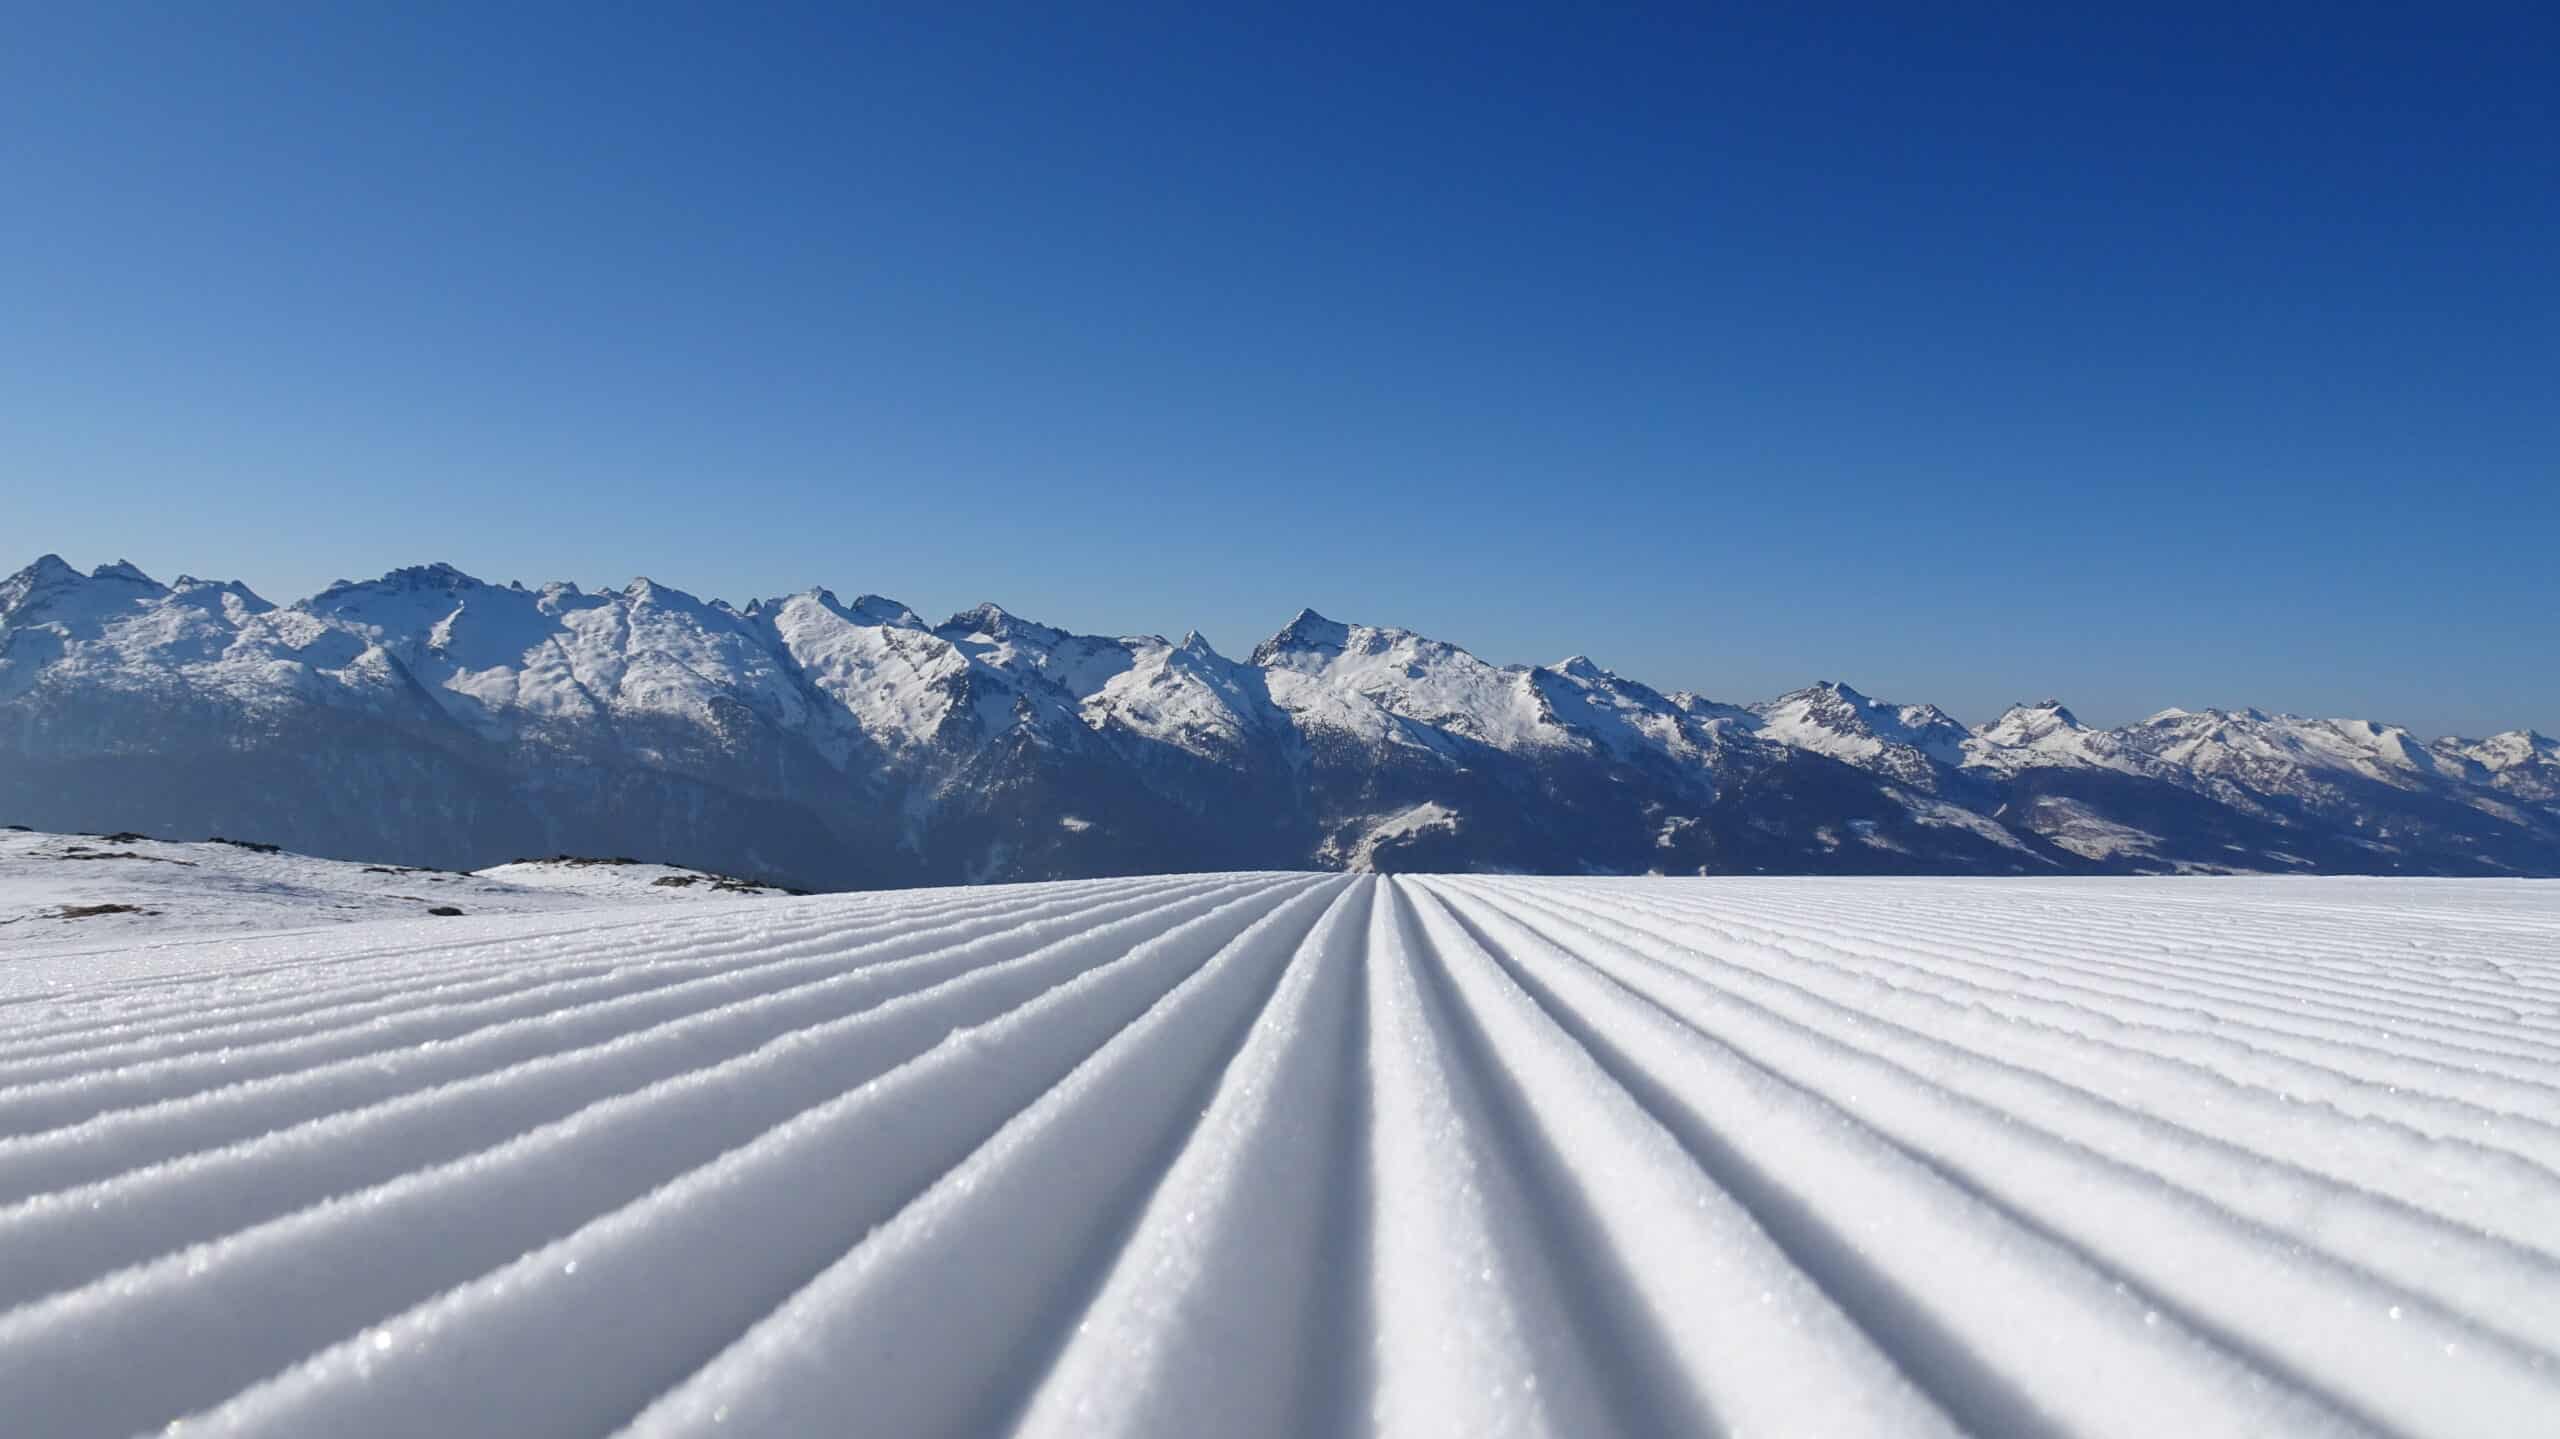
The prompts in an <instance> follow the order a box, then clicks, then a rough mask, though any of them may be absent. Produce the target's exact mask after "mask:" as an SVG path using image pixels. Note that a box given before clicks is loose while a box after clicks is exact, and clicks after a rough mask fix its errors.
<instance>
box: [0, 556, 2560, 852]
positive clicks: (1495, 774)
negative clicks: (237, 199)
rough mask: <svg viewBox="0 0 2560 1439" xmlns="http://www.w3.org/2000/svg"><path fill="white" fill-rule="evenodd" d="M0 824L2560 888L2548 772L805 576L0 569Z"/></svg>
mask: <svg viewBox="0 0 2560 1439" xmlns="http://www.w3.org/2000/svg"><path fill="white" fill-rule="evenodd" d="M1417 814H1427V815H1430V816H1433V817H1435V818H1434V820H1433V822H1432V823H1428V824H1420V823H1414V822H1412V820H1411V817H1412V816H1414V815H1417ZM0 818H5V819H10V820H15V821H18V822H22V823H30V824H36V825H39V826H43V827H47V828H53V829H114V828H123V829H133V830H139V831H143V832H146V833H154V834H208V833H223V834H236V835H249V836H252V837H255V838H258V839H261V840H266V841H271V842H277V843H282V844H284V845H286V846H288V847H290V848H294V849H298V850H304V851H308V852H313V853H321V854H331V855H339V856H345V857H355V856H365V857H371V858H388V859H396V860H399V861H401V862H404V863H412V864H427V865H437V866H443V867H450V868H474V867H478V866H482V865H486V864H488V863H490V862H491V861H493V860H497V859H502V858H504V857H506V856H508V855H513V854H524V853H551V852H561V851H568V852H579V853H596V852H604V853H613V852H624V851H630V852H646V853H650V854H654V855H661V856H665V857H667V858H670V859H674V860H677V861H680V862H683V863H688V864H697V865H701V866H704V867H706V868H712V869H719V870H728V871H736V872H745V873H757V874H770V875H776V876H779V877H782V878H785V879H788V880H791V881H793V882H795V883H798V884H801V885H803V886H804V887H812V888H841V887H849V886H882V885H894V884H904V883H922V882H930V881H949V880H963V879H969V880H974V879H984V878H1004V877H1013V878H1039V877H1072V876H1091V875H1099V874H1111V873H1133V872H1144V871H1148V870H1169V869H1182V868H1199V869H1211V870H1214V869H1229V868H1252V867H1288V866H1303V865H1308V864H1358V865H1369V866H1374V867H1377V868H1381V869H1413V868H1447V869H1479V870H1527V871H1549V872H1579V871H1584V870H1600V871H1607V872H1636V871H1644V870H1659V871H1663V872H1666V873H1693V872H1711V873H1751V872H1789V871H1828V872H1859V871H1875V870H1900V871H1914V872H1949V873H1985V874H2010V873H2040V872H2046V871H2050V870H2057V869H2059V870H2061V871H2064V872H2069V871H2072V870H2087V869H2103V870H2257V871H2293V870H2303V869H2309V870H2340V871H2356V872H2377V873H2413V874H2414V873H2435V874H2477V875H2515V874H2560V751H2555V749H2554V746H2553V744H2552V742H2551V741H2549V740H2547V739H2544V738H2542V737H2540V736H2538V735H2535V734H2532V733H2531V732H2527V731H2518V732H2514V733H2510V734H2506V735H2499V736H2494V737H2492V738H2490V739H2488V740H2482V741H2471V740H2460V739H2452V740H2439V741H2435V742H2433V743H2428V742H2423V741H2421V740H2420V739H2418V738H2417V737H2416V736H2413V735H2411V734H2410V733H2408V732H2407V731H2406V730H2403V729H2400V728H2397V727H2395V726H2390V725H2381V724H2373V723H2368V722H2365V721H2361V720H2311V719H2302V718H2298V717H2294V716H2286V715H2268V714H2264V713H2261V712H2259V711H2256V710H2237V711H2220V710H2208V711H2198V712H2192V713H2191V712H2188V711H2184V710H2172V711H2166V712H2164V713H2162V714H2161V715H2159V716H2156V717H2154V718H2153V719H2151V720H2149V721H2146V722H2144V723H2142V724H2137V725H2127V726H2124V727H2121V728H2118V729H2113V730H2091V729H2089V728H2087V727H2085V726H2083V725H2081V724H2080V723H2079V721H2078V720H2077V719H2075V718H2074V717H2073V716H2072V715H2071V713H2070V711H2069V710H2068V709H2066V708H2064V707H2063V706H2062V705H2061V704H2059V703H2057V702H2054V701H2045V702H2043V703H2041V704H2037V705H2030V706H2021V707H2019V708H2017V709H2013V710H2011V711H2010V712H2009V713H2008V714H2006V715H2004V716H2002V717H2001V718H2000V719H1998V720H1996V721H1994V722H1993V723H1991V724H1988V725H1985V726H1982V727H1981V728H1979V729H1977V730H1972V731H1968V730H1966V729H1965V728H1964V727H1963V726H1962V725H1959V724H1958V723H1957V722H1956V721H1955V720H1953V719H1952V718H1950V717H1949V716H1948V715H1946V714H1945V713H1944V712H1943V711H1941V710H1939V709H1938V708H1936V707H1935V706H1933V705H1928V704H1921V703H1899V702H1889V701H1882V700H1876V699H1872V698H1869V697H1868V696H1866V695H1864V694H1861V693H1859V692H1858V691H1857V690H1855V689H1853V688H1851V687H1849V686H1847V685H1844V684H1833V683H1824V684H1819V685H1814V686H1811V687H1809V688H1806V689H1802V690H1798V691H1796V692H1794V693H1792V694H1788V695H1784V696H1781V697H1779V698H1778V699H1775V700H1770V701H1766V702H1762V703H1757V704H1749V705H1738V704H1730V703H1725V702H1721V701H1717V700H1712V699H1708V698H1704V697H1701V696H1698V695H1695V694H1689V693H1679V694H1673V695H1667V696H1666V695H1664V694H1661V693H1659V692H1657V691H1654V690H1652V689H1650V688H1647V687H1646V686H1644V685H1642V684H1640V683H1637V682H1636V681H1633V680H1630V679H1627V678H1624V677H1622V676H1619V675H1617V674H1614V673H1612V672H1610V671H1609V670H1607V669H1605V668H1603V667H1601V666H1600V665H1598V664H1596V663H1594V662H1593V661H1592V660H1590V659H1588V658H1586V657H1582V656H1576V657H1574V658H1572V659H1569V660H1565V661H1562V662H1560V663H1558V664H1555V665H1552V666H1525V665H1495V664H1490V663H1488V662H1486V661H1484V660H1482V659H1479V658H1478V657H1476V656H1475V655H1473V654H1470V653H1468V652H1467V651H1466V650H1464V649H1462V648H1460V647H1458V646H1456V645H1452V644H1448V643H1446V642H1443V641H1440V640H1435V639H1432V638H1429V637H1427V636H1423V635H1419V634H1415V633H1413V632H1411V631H1409V630H1401V629H1394V628H1387V627H1382V626H1373V625H1363V624H1347V623H1342V622H1339V621H1335V620H1331V619H1328V618H1326V617H1324V616H1322V615H1319V614H1317V613H1315V612H1314V611H1312V610H1309V611H1304V612H1302V613H1300V614H1299V615H1298V616H1297V618H1296V619H1294V620H1292V621H1291V622H1290V623H1289V624H1288V625H1287V626H1286V627H1284V628H1283V629H1282V630H1281V631H1280V632H1279V633H1278V634H1276V635H1274V636H1272V638H1270V639H1269V640H1266V641H1264V642H1263V643H1262V644H1260V645H1259V646H1257V647H1256V648H1255V649H1254V650H1253V651H1252V654H1251V656H1250V657H1249V658H1248V659H1246V660H1243V661H1238V660H1232V659H1229V658H1227V657H1226V656H1224V655H1221V654H1220V653H1218V651H1217V650H1215V649H1214V648H1213V647H1211V646H1210V645H1209V643H1208V642H1207V641H1206V640H1204V639H1202V638H1201V637H1200V636H1199V635H1197V634H1191V635H1186V636H1184V637H1183V639H1182V640H1181V641H1179V642H1175V641H1169V640H1166V639H1163V638H1161V637H1158V636H1153V635H1138V636H1122V637H1106V636H1098V635H1078V634H1072V633H1069V632H1067V631H1064V630H1060V629H1056V628H1053V627H1051V626H1048V625H1043V624H1040V623H1038V622H1037V621H1034V620H1030V619H1026V618H1024V617H1022V616H1018V615H1014V614H1010V613H1008V612H1006V611H1005V610H1003V609H1001V608H999V607H997V606H994V605H981V606H979V607H977V608H975V609H972V610H968V611H965V612H963V613H961V614H958V615H955V616H953V617H951V618H950V619H948V620H946V621H944V622H942V623H940V624H930V623H928V622H926V621H925V620H924V619H922V618H921V617H919V616H918V615H917V614H916V613H915V612H914V611H913V610H911V609H909V608H908V607H906V606H905V605H902V604H899V603H897V602H896V601H893V600H888V599H884V598H881V597H880V596H877V595H863V596H859V597H857V598H855V599H854V600H853V601H852V602H851V603H846V602H843V601H841V600H839V599H837V597H836V596H835V595H834V594H832V593H830V592H828V591H826V590H823V589H815V588H813V589H809V590H805V591H802V592H801V593H799V594H795V595H788V596H783V597H780V598H773V599H762V600H758V601H755V602H753V603H750V604H748V605H746V606H745V607H744V608H733V607H731V606H730V605H728V604H726V603H723V602H720V601H704V600H700V599H697V598H695V597H693V596H691V595H687V594H684V593H683V592H681V591H678V590H674V589H671V588H668V587H667V586H664V585H660V584H656V583H653V582H651V581H649V580H645V579H643V580H635V581H633V582H631V583H630V584H628V585H626V586H624V587H622V588H620V589H608V590H593V591H591V590H583V589H580V588H579V587H578V586H575V585H568V584H550V585H545V586H543V587H541V588H539V589H528V588H525V587H523V586H522V585H517V584H507V585H495V584H489V583H485V582H483V581H481V580H478V579H475V578H473V577H472V576H469V575H466V574H463V573H462V572H460V571H458V570H456V569H454V568H452V567H451V566H448V565H422V566H416V567H413V568H408V569H401V570H395V571H393V572H392V573H390V574H387V575H384V576H383V577H381V578H380V579H376V580H366V581H362V582H341V583H339V584H336V585H332V586H331V587H329V588H328V589H327V590H325V591H323V592H322V593H320V594H318V595H316V596H313V597H312V598H310V599H308V600H304V601H302V602H300V603H298V604H295V605H291V606H287V607H284V608H278V607H276V606H273V605H270V604H268V603H267V602H266V601H264V600H262V599H260V598H259V597H258V596H256V595H254V594H252V593H250V592H249V591H247V590H246V589H244V588H242V587H240V586H238V585H226V584H215V583H210V582H205V581H198V580H181V581H179V582H178V583H177V584H175V585H170V586H163V585H161V584H159V583H157V582H156V581H154V580H153V579H151V578H150V577H149V576H147V575H145V574H143V573H142V572H141V571H139V570H137V569H135V568H133V567H132V566H130V565H126V564H122V563H117V564H112V565H104V566H100V567H99V568H98V569H97V570H95V571H94V572H92V573H90V574H86V575H83V574H81V573H79V572H78V571H76V570H73V569H72V568H71V567H70V566H68V565H66V564H64V563H63V562H62V561H60V560H59V559H57V558H55V557H53V556H46V557H44V558H43V559H41V560H39V561H37V562H36V563H35V564H34V565H32V566H30V567H29V568H28V569H26V570H25V571H22V572H21V573H19V574H18V575H16V576H14V577H12V578H11V579H9V580H7V581H4V582H0ZM1443 821H1445V822H1443Z"/></svg>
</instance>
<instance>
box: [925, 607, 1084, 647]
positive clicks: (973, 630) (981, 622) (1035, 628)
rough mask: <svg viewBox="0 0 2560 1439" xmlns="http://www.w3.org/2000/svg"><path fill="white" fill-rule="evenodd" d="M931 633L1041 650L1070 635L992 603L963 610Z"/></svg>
mask: <svg viewBox="0 0 2560 1439" xmlns="http://www.w3.org/2000/svg"><path fill="white" fill-rule="evenodd" d="M934 633H936V634H939V635H941V636H943V637H944V638H946V639H948V638H952V637H955V636H963V637H965V636H974V635H984V636H986V637H987V638H988V639H991V640H999V641H1002V640H1013V641H1020V642H1023V643H1028V644H1033V645H1037V646H1040V647H1041V648H1043V649H1047V648H1052V647H1054V646H1056V645H1057V644H1058V643H1059V642H1061V641H1063V640H1066V639H1068V638H1071V636H1069V635H1068V633H1067V632H1066V631H1065V630H1062V629H1058V628H1056V627H1055V626H1052V625H1044V624H1042V623H1040V622H1039V621H1037V620H1026V619H1024V618H1022V617H1021V616H1019V615H1016V614H1014V613H1012V612H1011V611H1009V610H1007V609H1006V608H1005V607H1004V606H1002V605H999V604H992V603H989V604H981V605H976V606H973V607H971V608H969V609H965V610H962V611H961V612H960V613H958V614H956V615H953V616H952V617H951V618H949V619H947V620H944V621H943V622H942V623H941V624H939V625H936V626H934Z"/></svg>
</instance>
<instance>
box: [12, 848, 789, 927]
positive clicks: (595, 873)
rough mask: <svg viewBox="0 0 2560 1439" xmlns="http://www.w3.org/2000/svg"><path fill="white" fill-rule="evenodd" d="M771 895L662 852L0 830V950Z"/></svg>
mask: <svg viewBox="0 0 2560 1439" xmlns="http://www.w3.org/2000/svg"><path fill="white" fill-rule="evenodd" d="M780 893H782V891H781V890H778V889H773V888H769V887H765V886H760V885H749V884H745V883H744V882H742V881H738V880H733V879H729V878H726V877H724V876H720V875H714V874H709V873H705V872H704V871H702V870H697V869H684V868H681V867H679V866H675V865H665V864H624V863H620V862H598V861H593V860H561V859H539V860H526V861H520V862H518V863H513V864H501V865H494V866H491V867H490V868H488V869H484V870H480V871H477V872H476V873H469V874H464V873H457V872H455V871H451V870H441V869H417V868H412V867H410V866H406V865H385V864H362V863H357V862H355V861H351V860H338V859H318V858H314V857H313V856H311V855H307V854H295V853H293V852H292V851H290V850H278V849H275V848H273V847H272V846H268V845H258V844H230V843H225V842H223V841H219V840H213V841H205V842H200V843H199V842H184V843H182V842H174V841H167V840H157V839H146V838H142V837H139V836H129V835H117V836H106V835H82V834H46V833H44V832H42V831H35V830H19V829H6V830H0V956H8V955H14V954H24V953H26V952H27V951H29V950H30V949H33V948H39V947H43V948H60V947H65V946H70V947H77V948H84V949H95V948H98V947H100V946H101V945H105V946H110V947H113V946H120V945H130V944H132V943H135V942H136V941H138V940H142V939H146V938H149V939H164V938H169V937H173V936H185V935H194V934H202V933H206V932H211V931H274V930H284V929H301V928H305V927H308V926H311V925H315V924H348V923H357V922H363V921H372V920H384V919H400V918H411V917H419V916H425V915H426V913H427V911H428V910H429V909H434V908H450V909H459V910H461V911H462V912H463V914H464V915H465V916H469V915H479V914H543V913H556V912H558V911H561V910H570V909H588V908H593V907H595V906H598V905H620V904H630V903H644V904H658V903H683V902H686V901H689V900H700V899H714V898H732V897H735V896H738V895H742V894H758V895H777V894H780Z"/></svg>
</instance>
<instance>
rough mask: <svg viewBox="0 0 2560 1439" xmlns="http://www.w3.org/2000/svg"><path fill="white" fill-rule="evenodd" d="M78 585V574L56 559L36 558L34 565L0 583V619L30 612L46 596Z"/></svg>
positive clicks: (49, 556) (59, 558)
mask: <svg viewBox="0 0 2560 1439" xmlns="http://www.w3.org/2000/svg"><path fill="white" fill-rule="evenodd" d="M79 583H80V572H79V571H78V570H75V569H73V568H71V566H70V565H68V564H66V563H64V561H63V558H62V556H60V555H38V556H36V560H35V563H34V564H31V565H29V566H27V567H26V568H25V569H22V570H20V571H18V572H17V573H16V574H14V575H11V576H10V577H9V578H8V579H6V580H4V581H0V619H6V618H8V617H9V616H11V615H14V614H16V613H18V612H19V611H21V610H26V609H30V608H33V607H34V606H35V605H36V604H37V603H38V602H39V601H41V600H42V599H43V598H44V597H46V596H47V595H52V594H57V593H60V592H61V591H63V590H67V589H70V588H71V587H73V586H75V585H78V584H79Z"/></svg>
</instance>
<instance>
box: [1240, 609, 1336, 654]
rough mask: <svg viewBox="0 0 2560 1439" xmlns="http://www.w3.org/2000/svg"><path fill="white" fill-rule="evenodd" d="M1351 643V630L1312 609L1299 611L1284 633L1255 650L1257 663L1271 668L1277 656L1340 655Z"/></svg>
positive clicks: (1281, 628) (1282, 629)
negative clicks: (1327, 653) (1304, 653)
mask: <svg viewBox="0 0 2560 1439" xmlns="http://www.w3.org/2000/svg"><path fill="white" fill-rule="evenodd" d="M1350 642H1351V626H1349V625H1346V624H1341V623H1338V622H1336V621H1333V620H1329V619H1326V618H1325V617H1324V616H1322V615H1320V614H1317V613H1316V612H1315V611H1314V610H1311V609H1302V610H1300V611H1298V613H1297V614H1296V616H1295V617H1293V618H1292V619H1291V620H1290V621H1289V623H1287V624H1285V625H1283V626H1281V627H1280V632H1279V633H1278V634H1275V635H1273V636H1272V637H1271V638H1269V639H1267V640H1264V641H1263V642H1262V643H1261V644H1258V645H1256V646H1254V649H1253V663H1255V664H1257V665H1264V666H1268V665H1270V664H1271V663H1272V661H1273V659H1274V658H1276V657H1277V656H1280V655H1283V654H1288V653H1291V652H1294V651H1327V650H1330V651H1335V652H1339V651H1340V650H1341V649H1342V648H1343V647H1344V646H1345V645H1347V644H1349V643H1350Z"/></svg>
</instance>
